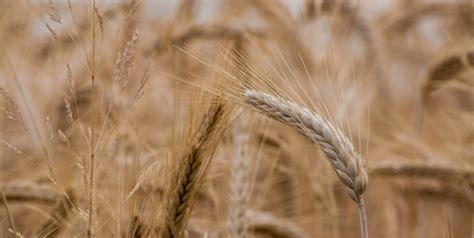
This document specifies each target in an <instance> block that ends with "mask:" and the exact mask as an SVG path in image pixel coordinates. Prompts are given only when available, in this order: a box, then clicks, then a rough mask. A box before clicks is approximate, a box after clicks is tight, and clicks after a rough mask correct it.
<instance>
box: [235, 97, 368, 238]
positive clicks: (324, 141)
mask: <svg viewBox="0 0 474 238" xmlns="http://www.w3.org/2000/svg"><path fill="white" fill-rule="evenodd" d="M244 98H245V102H246V103H247V104H248V105H250V106H252V107H253V108H254V109H255V110H257V111H258V112H260V113H262V114H264V115H266V116H268V117H270V118H273V119H275V120H278V121H280V122H282V123H285V124H287V125H290V126H292V127H294V128H296V129H297V130H298V131H299V132H300V133H301V134H303V135H304V136H306V137H308V138H309V139H311V140H312V141H313V142H317V143H319V145H320V146H321V148H322V150H323V151H324V153H325V154H326V156H327V157H328V159H329V162H330V163H331V165H332V167H333V168H334V170H335V171H336V174H337V176H338V177H339V179H340V180H341V181H342V183H343V184H344V185H345V186H346V190H347V192H348V194H349V197H350V198H352V200H354V201H355V202H356V203H357V205H358V208H359V214H360V220H361V233H362V237H364V238H366V237H368V234H367V219H366V215H365V205H364V200H363V194H364V191H365V189H366V187H367V183H368V178H367V172H366V170H365V167H364V163H363V162H362V159H361V157H360V156H359V155H358V153H357V152H356V151H355V149H354V146H353V145H352V143H351V142H350V140H349V139H348V138H347V137H346V136H345V135H344V134H343V133H342V132H341V130H339V129H338V128H336V127H335V126H333V125H332V124H331V123H330V122H328V121H327V120H325V119H323V118H322V117H321V116H319V115H318V114H316V113H314V112H312V111H310V110H309V109H307V108H304V107H300V106H298V105H297V104H295V103H293V102H290V101H288V100H285V99H282V98H279V97H275V96H272V95H269V94H266V93H262V92H258V91H255V90H245V91H244Z"/></svg>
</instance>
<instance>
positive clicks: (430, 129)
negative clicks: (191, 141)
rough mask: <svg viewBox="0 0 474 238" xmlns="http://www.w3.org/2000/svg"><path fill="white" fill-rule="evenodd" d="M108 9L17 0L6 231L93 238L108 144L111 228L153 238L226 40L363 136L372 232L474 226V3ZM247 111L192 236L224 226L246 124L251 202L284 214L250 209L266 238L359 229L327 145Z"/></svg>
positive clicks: (5, 31)
mask: <svg viewBox="0 0 474 238" xmlns="http://www.w3.org/2000/svg"><path fill="white" fill-rule="evenodd" d="M95 4H96V7H95V8H93V7H91V6H92V5H91V2H89V1H76V0H71V1H65V0H56V1H54V2H53V1H39V0H19V1H9V0H0V32H1V33H0V87H1V91H0V125H1V129H0V155H1V159H0V181H1V183H2V186H3V187H2V191H3V192H2V193H3V199H2V202H1V203H2V204H3V205H5V206H3V205H2V209H0V227H1V231H0V236H1V237H15V235H14V231H13V230H12V224H14V227H15V230H16V232H18V233H20V234H21V235H23V236H24V237H36V236H40V237H43V236H47V237H55V236H56V237H76V236H79V237H86V236H87V232H86V230H87V224H88V222H87V221H88V220H89V217H88V211H87V209H88V186H89V185H88V182H87V181H88V180H87V179H86V175H87V173H88V171H90V167H88V164H87V162H86V161H87V157H88V154H89V153H90V148H91V147H95V148H96V149H97V151H98V152H97V158H98V159H97V165H96V171H95V176H96V182H95V189H96V191H97V192H96V194H95V195H94V196H95V201H96V204H95V210H96V214H95V215H94V216H95V219H94V220H95V227H96V234H97V237H139V236H138V235H137V234H136V232H135V231H136V230H137V225H136V223H137V222H136V221H138V220H141V221H143V223H149V224H152V223H153V222H152V221H154V219H155V218H156V217H157V213H159V206H160V197H161V196H162V193H163V192H162V189H163V187H164V186H165V185H163V183H164V182H163V179H162V178H163V177H164V175H163V174H165V173H166V171H167V167H166V166H165V165H166V163H164V161H166V158H168V157H169V155H170V154H171V153H172V150H173V146H170V138H172V137H173V135H174V133H175V132H176V131H177V129H176V128H179V127H180V125H182V124H180V123H184V122H183V120H181V119H182V117H184V116H182V115H181V114H180V113H182V112H186V111H188V110H192V108H196V107H200V106H202V105H199V104H198V103H196V101H195V100H194V99H193V95H195V94H197V93H199V90H198V89H196V86H194V85H196V84H197V85H201V83H202V82H203V81H210V80H211V79H212V78H213V76H214V75H215V72H216V71H218V69H220V68H219V67H220V66H214V64H218V63H220V62H221V61H220V60H219V59H220V58H219V57H222V55H223V52H228V54H230V56H229V57H228V58H229V59H228V62H229V64H231V65H233V66H234V67H237V69H238V71H239V72H240V73H241V74H245V73H246V72H247V73H249V74H251V76H252V74H257V73H256V72H258V74H259V75H262V76H264V78H265V80H266V81H268V82H273V83H275V84H276V85H279V87H280V88H281V89H282V90H284V91H285V92H287V93H288V94H289V95H293V96H294V97H295V100H296V101H298V102H300V103H304V104H305V105H316V106H314V107H315V108H313V109H314V110H316V111H324V112H325V116H327V117H329V118H331V121H332V122H333V123H334V124H336V125H337V126H339V127H340V128H341V129H342V130H343V131H344V132H345V133H346V135H348V136H349V137H350V138H351V139H352V141H353V143H354V146H355V147H356V149H357V150H358V151H360V153H361V155H362V157H363V159H364V161H365V163H366V166H367V170H368V173H369V186H368V188H367V191H366V195H365V197H366V204H367V214H368V223H369V234H370V236H371V237H433V238H436V237H456V238H457V237H459V238H464V237H466V238H467V237H472V234H473V227H474V220H473V214H474V212H473V204H474V191H473V189H474V166H473V163H474V70H473V69H474V44H473V43H474V3H473V2H472V1H468V0H466V1H462V0H441V1H438V0H426V1H423V0H383V1H375V0H354V1H351V0H220V1H219V0H176V1H172V0H156V1H155V0H142V1H125V0H123V1H119V0H97V1H96V3H95ZM216 62H217V63H216ZM226 62H227V61H226ZM91 75H94V82H92V80H91ZM240 76H242V75H240ZM250 80H252V77H250ZM255 80H256V79H255ZM316 92H317V93H316ZM177 95H180V96H177ZM298 96H301V97H302V99H301V100H300V98H298ZM297 99H298V100H297ZM322 105H324V106H322ZM323 108H324V109H323ZM237 111H238V114H239V115H242V117H238V116H235V118H236V119H235V120H234V121H244V122H247V124H248V125H246V128H247V129H242V130H237V131H238V132H235V130H232V129H230V130H228V132H226V134H225V136H224V138H223V140H222V142H221V145H220V146H219V149H218V151H217V153H216V157H215V158H214V160H213V162H212V164H211V165H210V171H209V172H208V175H207V177H206V181H205V183H204V185H203V186H202V188H201V189H200V192H199V196H198V199H197V201H196V202H197V204H196V206H194V207H195V208H194V209H193V213H192V216H191V217H190V221H189V223H188V227H187V229H186V236H189V237H205V236H206V237H214V236H216V237H217V236H220V235H222V234H225V232H224V233H223V231H225V229H226V221H227V220H226V217H227V216H228V214H227V213H228V212H227V210H228V208H229V206H231V205H229V200H231V199H230V198H229V187H230V186H231V185H229V184H231V180H232V179H231V176H230V175H229V174H231V173H230V172H229V171H231V170H232V160H233V153H234V151H235V148H236V140H235V137H236V135H238V134H240V133H244V134H246V135H248V136H250V137H252V138H255V140H256V141H258V143H257V142H255V143H253V144H252V143H250V144H249V145H248V147H249V148H250V149H249V152H248V153H247V154H248V157H249V158H248V159H249V161H252V162H251V163H250V165H249V166H250V168H252V169H251V171H252V176H248V180H249V181H247V182H248V183H249V184H251V186H250V187H251V189H249V191H248V192H247V193H248V194H247V196H248V197H249V202H248V204H246V206H245V207H246V208H245V210H246V211H247V214H253V215H250V216H251V217H254V218H256V220H258V219H257V218H262V217H263V218H268V219H267V220H265V219H260V220H258V221H255V224H253V223H252V222H253V221H251V222H250V225H249V227H251V231H249V232H248V236H249V237H359V223H358V222H359V221H358V213H357V207H356V206H355V204H353V202H352V201H351V200H350V199H349V197H348V196H347V195H346V192H345V189H344V187H343V186H342V185H341V184H340V182H339V181H338V178H337V176H336V174H335V173H334V171H333V170H332V169H331V167H330V164H329V163H328V162H327V161H326V158H325V156H324V154H323V153H322V152H321V151H320V149H319V148H318V146H315V145H314V144H312V143H311V142H309V141H307V140H305V139H304V138H303V137H302V136H301V135H300V134H298V133H297V132H296V131H294V130H293V129H291V128H289V127H287V126H285V125H283V124H281V123H278V122H275V121H272V120H265V119H264V118H263V117H262V116H259V115H256V114H255V113H251V112H250V111H249V110H247V109H244V108H238V109H237ZM180 115H181V116H180ZM249 118H252V119H249ZM248 121H251V122H248ZM232 127H234V126H232ZM249 128H250V129H249ZM95 134H96V135H97V138H98V139H97V140H98V142H97V144H96V145H95V146H92V145H94V143H92V145H91V144H90V141H88V139H87V138H88V137H89V136H91V135H95ZM92 137H93V136H92ZM257 144H258V145H257ZM65 195H68V196H65ZM64 197H67V199H65V198H64ZM65 200H66V201H67V202H66V203H65V202H64V201H65ZM272 219H273V220H272ZM250 220H252V219H250ZM261 220H265V222H267V223H268V224H267V223H265V222H262V221H261ZM258 222H261V223H263V224H264V225H261V224H260V223H258ZM272 222H273V223H272ZM270 223H272V224H273V226H272V224H270ZM153 224H154V223H153ZM259 224H260V225H261V226H258V225H259ZM275 224H276V225H275ZM252 225H254V226H252ZM151 226H153V225H151ZM262 227H263V228H262ZM275 227H283V228H281V229H288V230H289V231H288V232H287V233H285V232H280V231H278V228H275ZM275 230H276V231H275ZM290 231H292V232H293V233H292V232H290Z"/></svg>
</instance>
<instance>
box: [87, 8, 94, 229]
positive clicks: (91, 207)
mask: <svg viewBox="0 0 474 238" xmlns="http://www.w3.org/2000/svg"><path fill="white" fill-rule="evenodd" d="M91 8H92V9H91V16H92V65H91V81H92V95H91V104H92V118H94V115H95V102H94V97H95V95H94V94H95V47H96V45H95V36H96V33H95V16H94V9H95V0H92V6H91ZM94 134H95V120H94V119H92V133H91V135H90V136H91V139H90V140H91V144H90V146H91V148H90V149H89V150H90V162H89V164H90V166H89V172H90V174H89V186H90V189H89V221H88V222H89V224H88V231H87V236H88V237H94V236H95V233H94V163H95V141H94Z"/></svg>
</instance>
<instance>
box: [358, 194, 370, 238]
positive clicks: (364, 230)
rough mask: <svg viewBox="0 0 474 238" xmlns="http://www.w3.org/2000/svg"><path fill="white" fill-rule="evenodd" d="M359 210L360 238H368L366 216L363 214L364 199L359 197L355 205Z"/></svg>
mask: <svg viewBox="0 0 474 238" xmlns="http://www.w3.org/2000/svg"><path fill="white" fill-rule="evenodd" d="M357 207H358V208H359V218H360V237H361V238H368V237H369V231H368V230H367V215H366V213H365V203H364V198H363V197H362V196H361V198H360V201H359V202H358V203H357Z"/></svg>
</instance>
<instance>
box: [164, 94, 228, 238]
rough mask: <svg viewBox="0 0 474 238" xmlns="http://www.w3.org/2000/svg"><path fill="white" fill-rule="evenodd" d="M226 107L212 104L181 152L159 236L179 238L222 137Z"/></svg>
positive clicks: (173, 175)
mask: <svg viewBox="0 0 474 238" xmlns="http://www.w3.org/2000/svg"><path fill="white" fill-rule="evenodd" d="M228 112H229V111H228V108H227V106H225V105H224V104H221V103H214V104H212V105H211V107H210V108H209V110H208V112H207V113H206V115H205V116H204V119H203V120H202V123H201V125H200V127H199V129H198V130H197V131H196V132H195V133H194V134H193V137H192V138H193V139H192V142H191V144H190V145H187V146H186V147H185V149H184V151H183V154H182V158H181V160H180V161H179V160H178V161H173V162H174V163H179V164H178V166H177V169H176V170H175V171H174V172H172V174H171V179H172V180H174V181H172V182H171V183H170V184H171V186H172V188H171V191H169V193H168V194H167V197H166V200H165V202H166V207H165V214H164V216H165V217H164V218H163V222H165V224H164V227H163V230H162V231H161V232H162V234H161V235H162V237H180V236H181V235H182V233H183V231H184V228H185V227H186V223H187V220H188V217H189V214H190V211H191V208H192V205H193V202H194V200H195V198H196V195H197V191H198V189H199V188H200V185H201V182H202V179H203V177H204V175H205V173H206V171H207V168H208V166H209V163H210V161H211V160H212V157H213V155H214V152H215V150H216V147H217V144H218V143H219V140H220V138H221V137H222V133H223V129H224V125H225V123H226V121H227V116H228Z"/></svg>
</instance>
